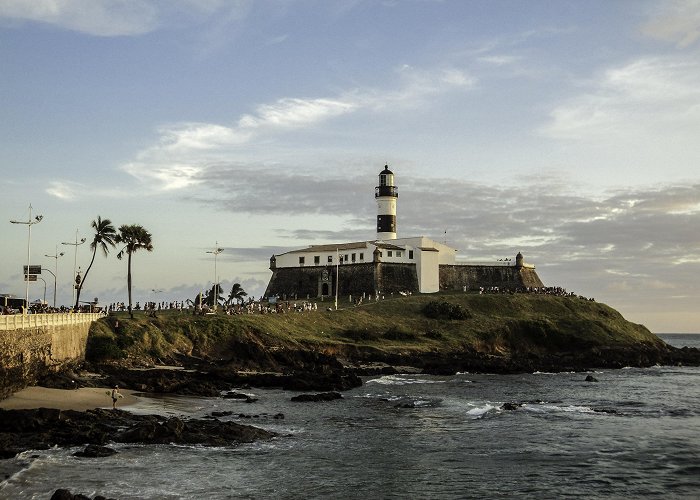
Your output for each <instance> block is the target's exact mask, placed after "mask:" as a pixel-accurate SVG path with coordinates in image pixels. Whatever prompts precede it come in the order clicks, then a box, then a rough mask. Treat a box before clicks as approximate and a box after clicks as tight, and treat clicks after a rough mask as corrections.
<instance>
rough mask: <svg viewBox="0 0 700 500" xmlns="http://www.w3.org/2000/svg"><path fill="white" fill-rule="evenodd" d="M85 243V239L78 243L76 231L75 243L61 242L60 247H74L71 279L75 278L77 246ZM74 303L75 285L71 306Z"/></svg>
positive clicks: (76, 231) (76, 232)
mask: <svg viewBox="0 0 700 500" xmlns="http://www.w3.org/2000/svg"><path fill="white" fill-rule="evenodd" d="M83 243H85V238H81V240H80V241H78V230H77V229H76V230H75V243H68V242H65V241H64V242H63V243H61V245H71V246H74V247H75V255H74V256H73V277H74V278H75V276H76V274H75V269H76V267H77V265H78V245H82V244H83ZM73 303H75V285H73V300H72V302H71V304H73Z"/></svg>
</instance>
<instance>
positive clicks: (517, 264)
mask: <svg viewBox="0 0 700 500" xmlns="http://www.w3.org/2000/svg"><path fill="white" fill-rule="evenodd" d="M523 264H525V258H524V257H523V254H521V253H520V252H518V255H516V256H515V267H517V268H518V269H522V267H523Z"/></svg>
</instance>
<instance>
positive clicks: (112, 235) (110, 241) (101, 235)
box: [75, 215, 117, 309]
mask: <svg viewBox="0 0 700 500" xmlns="http://www.w3.org/2000/svg"><path fill="white" fill-rule="evenodd" d="M90 226H91V227H92V228H93V229H94V230H95V237H94V238H93V239H92V242H91V243H90V248H92V259H91V260H90V265H89V266H88V268H87V270H86V271H85V274H84V275H83V281H81V282H80V284H78V289H77V291H76V293H75V309H78V306H79V304H80V292H81V290H82V289H83V285H85V280H86V279H87V275H88V273H89V272H90V269H91V268H92V264H93V263H94V262H95V255H97V249H98V248H99V249H101V250H102V253H103V254H104V256H105V257H107V255H108V254H109V247H112V248H114V245H116V238H117V231H116V229H114V226H113V225H112V221H111V220H109V219H104V220H102V217H100V216H99V215H98V216H97V219H96V220H94V221H92V224H90Z"/></svg>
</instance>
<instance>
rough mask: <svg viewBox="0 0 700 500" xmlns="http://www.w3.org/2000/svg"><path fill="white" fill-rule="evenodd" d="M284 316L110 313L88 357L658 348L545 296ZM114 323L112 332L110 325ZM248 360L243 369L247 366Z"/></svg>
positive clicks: (438, 300)
mask: <svg viewBox="0 0 700 500" xmlns="http://www.w3.org/2000/svg"><path fill="white" fill-rule="evenodd" d="M329 305H330V304H329V303H328V302H323V303H319V310H318V311H311V312H303V313H297V312H291V313H285V314H251V315H235V316H226V315H222V314H218V315H210V316H194V315H192V314H191V313H189V314H188V313H185V312H182V313H178V312H174V311H163V312H160V313H158V316H157V317H156V318H153V317H149V316H146V315H145V314H144V313H137V314H136V315H135V318H134V319H133V320H131V319H129V318H128V315H125V314H118V315H115V316H111V317H109V318H105V319H103V320H100V321H99V322H97V323H95V324H94V326H93V328H92V329H91V332H90V338H89V341H88V359H91V360H94V361H106V360H123V361H127V362H139V363H143V362H145V363H148V362H158V361H168V360H173V359H174V358H176V357H177V355H178V354H184V355H188V356H195V357H201V358H205V359H210V360H230V359H232V358H235V359H237V360H238V361H239V362H240V363H241V365H242V366H245V363H246V359H247V358H258V361H259V358H260V356H272V355H274V353H275V352H276V351H281V350H284V351H313V352H320V353H324V354H330V355H339V356H344V357H347V356H350V357H353V356H354V357H356V358H361V357H363V353H374V354H375V356H374V357H375V358H376V353H384V354H386V355H387V356H394V357H397V356H398V357H400V356H419V355H423V354H429V353H442V354H450V353H460V352H465V351H470V352H477V353H480V354H483V355H488V356H499V357H514V356H523V355H533V356H546V355H552V354H558V353H571V352H580V351H591V350H597V349H603V350H605V349H636V348H645V349H652V350H653V349H663V347H664V344H663V342H661V341H660V340H659V339H658V337H656V336H655V335H653V334H652V333H651V332H649V330H647V329H646V328H645V327H644V326H642V325H637V324H634V323H631V322H629V321H627V320H625V319H624V318H623V317H622V316H621V315H620V313H618V312H617V311H615V310H614V309H612V308H611V307H609V306H607V305H605V304H601V303H597V302H591V301H587V300H583V299H579V298H576V297H555V296H548V295H526V294H516V295H478V294H465V293H439V294H432V295H414V296H411V297H399V298H392V299H387V300H382V301H379V302H372V303H367V304H363V305H361V306H357V307H351V306H348V307H345V308H341V309H339V310H338V311H327V310H325V308H327V307H328V306H329ZM116 322H118V326H117V325H116ZM254 364H255V363H251V366H252V365H254Z"/></svg>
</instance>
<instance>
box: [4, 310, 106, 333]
mask: <svg viewBox="0 0 700 500" xmlns="http://www.w3.org/2000/svg"><path fill="white" fill-rule="evenodd" d="M103 316H104V313H75V314H73V313H69V314H66V313H57V314H10V315H3V316H0V330H22V329H25V328H37V327H43V326H66V325H80V324H82V323H88V322H89V323H92V322H93V321H95V320H97V319H99V318H101V317H103Z"/></svg>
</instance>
